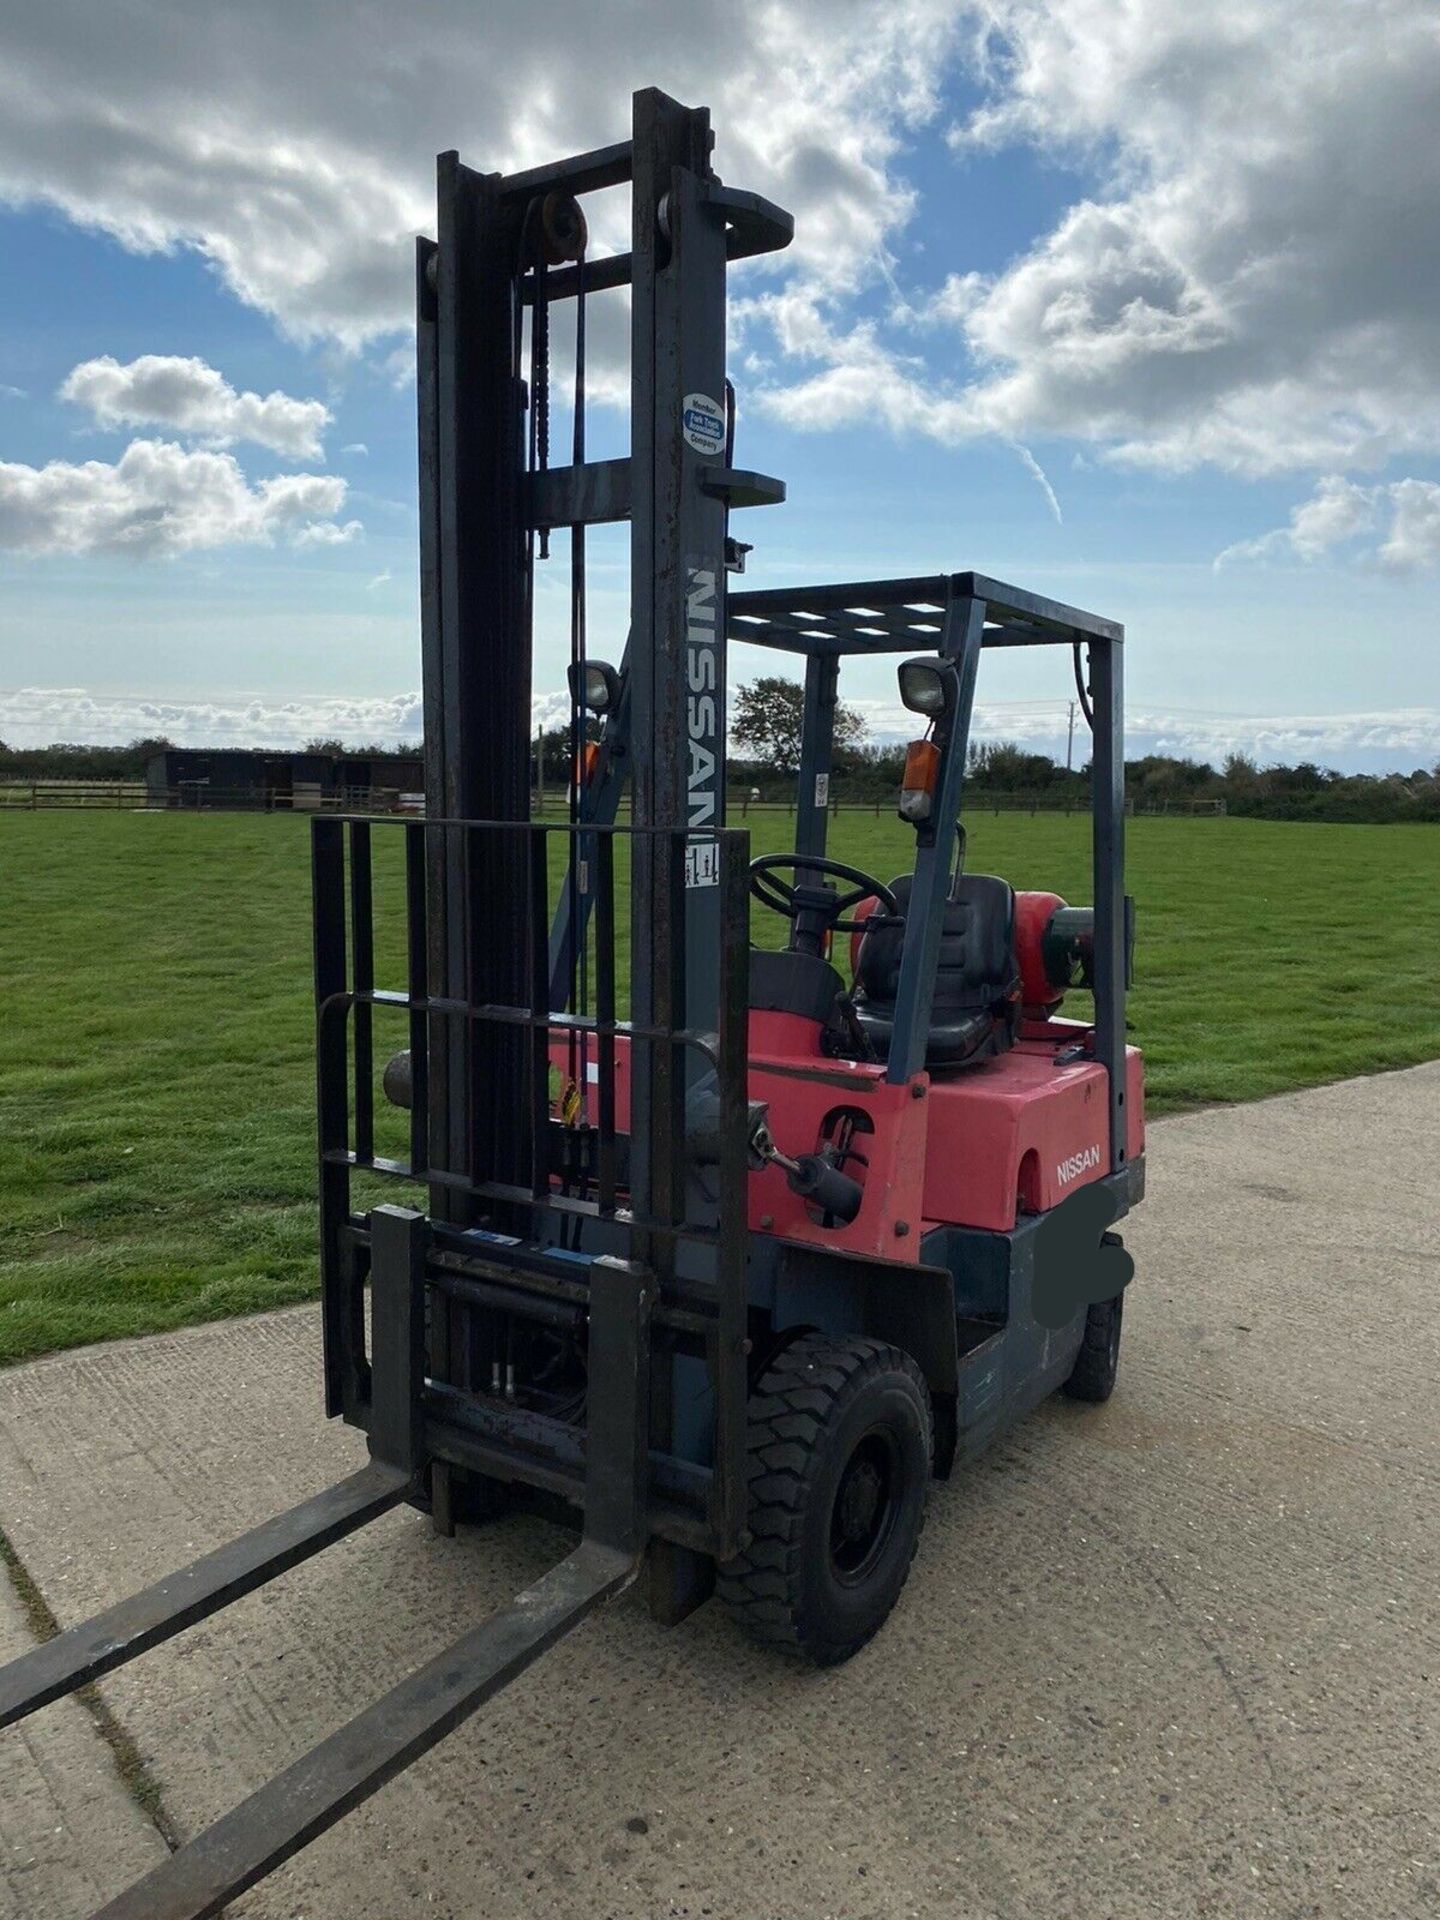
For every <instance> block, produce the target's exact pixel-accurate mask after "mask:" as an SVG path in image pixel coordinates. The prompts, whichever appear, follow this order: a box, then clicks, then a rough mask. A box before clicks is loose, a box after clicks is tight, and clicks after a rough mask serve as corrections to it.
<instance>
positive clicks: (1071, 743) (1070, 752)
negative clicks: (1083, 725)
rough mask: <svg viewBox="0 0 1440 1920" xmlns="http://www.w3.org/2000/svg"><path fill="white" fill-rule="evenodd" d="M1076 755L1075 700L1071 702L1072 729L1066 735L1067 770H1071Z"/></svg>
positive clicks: (1067, 772)
mask: <svg viewBox="0 0 1440 1920" xmlns="http://www.w3.org/2000/svg"><path fill="white" fill-rule="evenodd" d="M1074 756H1075V702H1074V701H1073V700H1072V701H1071V702H1070V731H1069V733H1067V734H1066V736H1065V772H1066V774H1067V775H1068V774H1069V772H1070V763H1071V761H1072V760H1073V759H1074Z"/></svg>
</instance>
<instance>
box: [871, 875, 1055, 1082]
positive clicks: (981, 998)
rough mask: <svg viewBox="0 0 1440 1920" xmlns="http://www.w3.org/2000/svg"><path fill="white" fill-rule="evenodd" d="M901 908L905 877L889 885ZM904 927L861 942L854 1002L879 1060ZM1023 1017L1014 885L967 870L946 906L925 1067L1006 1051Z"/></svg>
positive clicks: (891, 1015) (891, 1020)
mask: <svg viewBox="0 0 1440 1920" xmlns="http://www.w3.org/2000/svg"><path fill="white" fill-rule="evenodd" d="M891 891H892V893H893V894H894V895H895V898H896V901H897V903H898V904H899V907H900V911H901V913H902V914H903V913H904V912H905V908H906V905H907V903H908V901H909V898H910V875H909V874H902V875H901V876H900V878H899V879H898V880H894V881H892V882H891ZM904 943H905V928H904V925H903V923H902V924H901V925H899V926H896V925H894V924H893V923H892V924H890V925H888V926H881V927H875V928H872V929H871V930H870V931H869V932H867V933H866V935H865V937H864V938H863V939H862V940H861V942H860V951H859V953H858V954H857V956H856V961H855V986H854V990H853V992H852V994H851V1002H852V1005H853V1006H854V1009H855V1015H856V1018H857V1019H858V1020H859V1022H860V1025H861V1027H862V1028H863V1029H864V1032H865V1035H866V1037H867V1039H868V1040H869V1042H870V1044H871V1046H872V1047H873V1048H874V1049H875V1053H876V1055H877V1057H878V1058H880V1059H882V1060H883V1059H884V1058H885V1057H886V1056H887V1054H888V1053H889V1050H890V1036H891V1033H892V1032H893V1030H894V1025H895V997H896V994H897V993H898V992H899V988H900V956H901V952H902V949H903V947H904ZM1019 1020H1020V968H1019V965H1018V963H1017V961H1016V958H1015V890H1014V888H1013V887H1012V886H1011V885H1010V883H1009V881H1008V880H1001V879H997V878H996V877H995V876H994V875H993V874H987V873H965V874H961V876H960V878H959V880H958V881H957V882H956V883H955V897H954V899H953V900H951V902H950V904H949V905H948V906H947V908H946V909H945V921H944V926H943V928H942V931H941V935H940V957H939V961H938V964H937V966H936V971H935V998H934V1001H933V1002H932V1004H931V1010H930V1032H929V1036H928V1039H927V1041H926V1047H925V1064H926V1066H927V1067H959V1066H968V1065H970V1064H972V1063H973V1062H976V1061H980V1060H990V1059H993V1058H994V1057H995V1055H996V1054H999V1053H1005V1052H1007V1051H1008V1049H1009V1048H1010V1047H1012V1046H1013V1045H1014V1044H1015V1034H1016V1029H1017V1027H1018V1025H1019Z"/></svg>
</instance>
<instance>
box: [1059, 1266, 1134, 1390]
mask: <svg viewBox="0 0 1440 1920" xmlns="http://www.w3.org/2000/svg"><path fill="white" fill-rule="evenodd" d="M1124 1317H1125V1296H1124V1294H1123V1293H1119V1294H1116V1296H1115V1298H1114V1299H1113V1300H1097V1301H1096V1303H1095V1304H1094V1306H1092V1307H1091V1308H1090V1309H1089V1311H1088V1312H1087V1313H1086V1315H1085V1333H1084V1337H1083V1338H1082V1340H1081V1342H1080V1351H1079V1353H1077V1354H1076V1356H1075V1365H1074V1366H1073V1367H1072V1368H1071V1370H1070V1377H1069V1379H1068V1380H1066V1381H1065V1382H1064V1384H1063V1386H1062V1388H1061V1391H1062V1392H1063V1393H1068V1394H1069V1396H1070V1398H1071V1399H1072V1400H1089V1401H1092V1402H1094V1403H1095V1404H1096V1405H1098V1404H1099V1403H1100V1402H1101V1401H1102V1400H1108V1399H1109V1398H1110V1396H1111V1394H1112V1393H1113V1392H1114V1391H1115V1376H1116V1374H1117V1373H1118V1372H1119V1369H1120V1328H1121V1323H1122V1322H1123V1320H1124Z"/></svg>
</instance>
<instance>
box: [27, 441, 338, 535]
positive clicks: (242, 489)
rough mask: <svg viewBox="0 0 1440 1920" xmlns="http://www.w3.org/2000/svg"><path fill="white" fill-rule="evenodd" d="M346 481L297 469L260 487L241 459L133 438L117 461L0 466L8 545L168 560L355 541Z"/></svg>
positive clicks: (54, 462) (264, 481) (265, 481)
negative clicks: (284, 540) (342, 522)
mask: <svg viewBox="0 0 1440 1920" xmlns="http://www.w3.org/2000/svg"><path fill="white" fill-rule="evenodd" d="M345 493H346V486H345V482H344V481H343V480H341V479H339V478H338V477H336V476H334V475H331V474H320V473H290V474H280V475H278V476H277V477H275V478H273V479H269V480H261V481H259V482H258V483H257V484H256V485H254V486H252V485H251V484H250V483H249V481H247V480H246V478H245V475H244V474H243V473H242V472H241V471H240V468H239V466H238V465H237V463H236V461H235V459H234V457H233V455H231V454H228V453H215V452H209V451H205V450H196V449H187V448H184V447H180V446H176V445H175V444H174V443H173V442H168V441H162V440H133V441H131V443H130V445H129V446H128V447H127V448H126V449H125V451H124V453H123V454H121V456H120V458H119V459H118V460H117V461H116V462H115V463H114V464H113V465H111V464H109V463H107V462H105V461H102V460H86V461H84V462H82V463H78V464H76V463H72V462H70V461H66V460H52V461H51V462H50V463H49V464H48V465H47V466H44V467H30V466H24V465H21V464H19V463H15V462H6V461H0V549H6V550H9V551H10V552H14V553H26V554H42V553H66V554H85V553H115V554H128V555H131V556H133V557H135V558H137V559H151V558H169V557H173V556H174V555H177V554H183V553H193V552H197V551H199V550H201V549H204V548H209V547H224V546H235V545H256V544H260V545H269V544H271V543H272V542H273V541H274V540H275V539H276V537H277V536H279V535H282V534H283V535H287V536H288V537H289V538H290V539H291V540H292V541H293V542H297V543H306V542H310V541H314V540H322V541H334V540H337V539H339V540H344V539H349V538H350V537H351V534H352V533H353V532H355V531H358V526H359V523H358V522H354V521H352V522H350V523H349V524H348V526H347V527H344V528H339V527H336V526H335V516H336V514H338V513H339V511H340V509H341V508H342V506H343V505H344V504H345Z"/></svg>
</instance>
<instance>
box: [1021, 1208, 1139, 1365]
mask: <svg viewBox="0 0 1440 1920" xmlns="http://www.w3.org/2000/svg"><path fill="white" fill-rule="evenodd" d="M1118 1212H1119V1202H1118V1201H1117V1200H1116V1198H1115V1196H1114V1194H1113V1193H1111V1192H1110V1190H1109V1188H1108V1187H1104V1186H1100V1185H1098V1184H1097V1185H1093V1186H1088V1187H1081V1188H1079V1189H1078V1190H1077V1191H1076V1192H1075V1193H1072V1194H1070V1195H1069V1197H1068V1198H1067V1199H1064V1200H1062V1201H1061V1202H1060V1204H1059V1206H1058V1207H1052V1208H1051V1210H1050V1212H1049V1213H1047V1214H1046V1215H1045V1217H1044V1219H1043V1220H1042V1221H1041V1222H1040V1224H1039V1226H1038V1227H1037V1228H1036V1229H1035V1275H1034V1279H1033V1281H1032V1283H1031V1294H1030V1304H1031V1311H1032V1312H1033V1313H1034V1315H1035V1318H1036V1320H1038V1321H1039V1323H1040V1325H1041V1326H1042V1327H1049V1328H1050V1329H1051V1331H1052V1332H1058V1331H1059V1329H1060V1328H1061V1327H1064V1326H1068V1325H1069V1323H1070V1322H1071V1321H1072V1320H1073V1319H1074V1318H1075V1315H1076V1314H1077V1313H1078V1312H1079V1311H1080V1309H1081V1308H1082V1307H1090V1306H1093V1305H1094V1304H1095V1303H1096V1302H1097V1301H1099V1300H1113V1299H1114V1298H1115V1297H1116V1295H1117V1294H1120V1293H1123V1292H1124V1291H1125V1289H1126V1287H1128V1286H1129V1284H1130V1282H1131V1280H1132V1279H1133V1278H1134V1276H1135V1262H1134V1261H1133V1260H1132V1259H1131V1257H1130V1255H1129V1254H1128V1253H1127V1252H1126V1251H1125V1249H1124V1247H1122V1246H1121V1244H1120V1241H1119V1238H1118V1237H1117V1236H1116V1235H1115V1234H1113V1233H1107V1232H1106V1228H1107V1227H1108V1226H1109V1225H1110V1223H1111V1222H1112V1221H1113V1220H1114V1218H1115V1215H1116V1214H1117V1213H1118Z"/></svg>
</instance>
